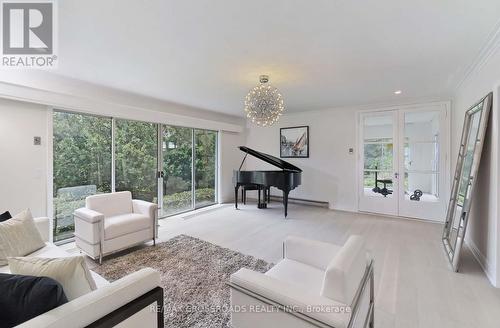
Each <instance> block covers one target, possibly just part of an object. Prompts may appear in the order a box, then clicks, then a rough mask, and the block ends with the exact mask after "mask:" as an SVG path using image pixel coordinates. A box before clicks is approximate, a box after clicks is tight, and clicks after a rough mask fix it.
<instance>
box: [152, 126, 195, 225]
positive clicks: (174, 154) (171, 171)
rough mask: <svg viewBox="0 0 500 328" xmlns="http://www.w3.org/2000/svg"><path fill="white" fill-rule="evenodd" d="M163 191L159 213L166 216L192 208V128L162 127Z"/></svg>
mask: <svg viewBox="0 0 500 328" xmlns="http://www.w3.org/2000/svg"><path fill="white" fill-rule="evenodd" d="M161 150H162V163H161V167H162V177H161V179H160V180H162V181H161V182H162V185H163V190H161V191H162V193H163V195H162V198H161V199H162V201H161V204H160V205H161V208H162V210H161V214H160V216H162V217H164V216H169V215H173V214H176V213H180V212H185V211H188V210H191V209H192V208H193V129H190V128H183V127H176V126H168V125H165V126H163V128H162V148H161Z"/></svg>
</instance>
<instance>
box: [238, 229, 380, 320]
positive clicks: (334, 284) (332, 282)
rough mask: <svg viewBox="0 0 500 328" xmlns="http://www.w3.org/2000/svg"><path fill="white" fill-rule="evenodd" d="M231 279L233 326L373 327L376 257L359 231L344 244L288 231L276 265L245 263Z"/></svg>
mask: <svg viewBox="0 0 500 328" xmlns="http://www.w3.org/2000/svg"><path fill="white" fill-rule="evenodd" d="M229 285H230V287H231V309H232V313H231V325H232V327H234V328H246V327H272V328H281V327H283V328H285V327H287V328H290V327H293V328H298V327H334V328H351V327H370V328H373V327H374V315H373V311H374V290H373V261H372V260H367V252H366V250H365V247H364V240H363V238H362V237H360V236H351V237H350V238H349V239H348V240H347V242H346V243H345V244H344V245H343V246H337V245H333V244H328V243H323V242H318V241H312V240H308V239H304V238H299V237H288V238H287V239H286V240H285V242H284V243H283V259H282V260H281V261H279V262H278V263H277V264H276V265H275V266H274V267H273V268H271V269H270V270H269V271H267V272H266V273H264V274H263V273H259V272H255V271H251V270H248V269H245V268H243V269H240V270H239V271H237V272H236V273H234V274H233V275H232V276H231V279H230V283H229ZM368 286H369V288H367V287H368Z"/></svg>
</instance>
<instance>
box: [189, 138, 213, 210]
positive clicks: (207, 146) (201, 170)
mask: <svg viewBox="0 0 500 328" xmlns="http://www.w3.org/2000/svg"><path fill="white" fill-rule="evenodd" d="M194 139H195V172H194V176H195V207H196V208H200V207H203V206H207V205H212V204H215V202H216V201H217V199H216V183H217V175H216V172H217V166H216V165H217V132H216V131H209V130H198V129H196V130H194Z"/></svg>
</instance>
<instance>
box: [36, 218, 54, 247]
mask: <svg viewBox="0 0 500 328" xmlns="http://www.w3.org/2000/svg"><path fill="white" fill-rule="evenodd" d="M33 221H35V226H36V229H37V230H38V232H39V233H40V236H41V237H42V240H43V241H45V242H48V241H49V240H50V219H49V218H48V217H39V218H33Z"/></svg>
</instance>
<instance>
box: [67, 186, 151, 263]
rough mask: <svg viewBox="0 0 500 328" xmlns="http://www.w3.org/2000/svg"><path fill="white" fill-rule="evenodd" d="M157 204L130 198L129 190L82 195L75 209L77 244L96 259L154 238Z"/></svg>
mask: <svg viewBox="0 0 500 328" xmlns="http://www.w3.org/2000/svg"><path fill="white" fill-rule="evenodd" d="M156 212H157V205H156V204H153V203H149V202H145V201H142V200H136V199H132V194H131V193H130V192H129V191H122V192H115V193H110V194H99V195H94V196H89V197H87V198H86V199H85V207H83V208H79V209H77V210H76V211H75V212H74V219H75V242H76V246H77V247H78V248H80V250H82V251H83V252H85V253H86V254H87V255H89V256H90V257H91V258H93V259H94V260H95V259H97V258H98V259H99V263H101V262H102V257H103V256H105V255H108V254H111V253H113V252H116V251H119V250H123V249H126V248H129V247H131V246H134V245H137V244H140V243H143V242H145V241H147V240H151V239H152V240H153V244H155V242H156V237H157V231H156V226H157V215H156Z"/></svg>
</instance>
